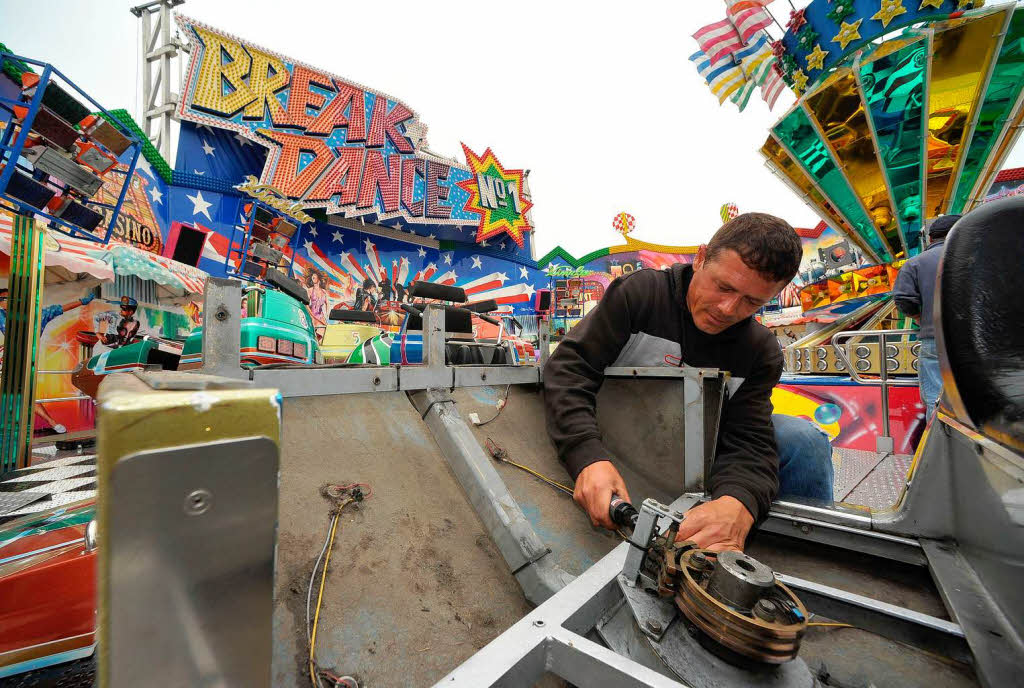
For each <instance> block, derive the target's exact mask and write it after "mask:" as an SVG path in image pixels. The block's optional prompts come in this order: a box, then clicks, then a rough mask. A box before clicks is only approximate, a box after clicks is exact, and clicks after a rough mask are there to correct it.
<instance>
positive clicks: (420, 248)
mask: <svg viewBox="0 0 1024 688" xmlns="http://www.w3.org/2000/svg"><path fill="white" fill-rule="evenodd" d="M416 252H417V253H419V254H420V258H423V257H424V256H426V255H427V252H426V251H424V250H423V247H422V246H420V247H419V248H418V249H416Z"/></svg>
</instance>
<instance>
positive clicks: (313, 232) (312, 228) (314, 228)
mask: <svg viewBox="0 0 1024 688" xmlns="http://www.w3.org/2000/svg"><path fill="white" fill-rule="evenodd" d="M309 234H310V236H312V237H314V238H315V237H316V227H310V228H309Z"/></svg>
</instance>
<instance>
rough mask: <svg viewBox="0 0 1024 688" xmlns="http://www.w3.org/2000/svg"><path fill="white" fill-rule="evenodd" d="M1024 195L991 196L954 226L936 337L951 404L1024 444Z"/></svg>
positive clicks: (1000, 436) (940, 284)
mask: <svg viewBox="0 0 1024 688" xmlns="http://www.w3.org/2000/svg"><path fill="white" fill-rule="evenodd" d="M1022 259H1024V196H1013V197H1010V198H1005V199H1001V200H998V201H992V202H990V203H986V204H984V205H982V206H980V207H979V208H977V209H975V210H972V211H971V212H969V213H967V214H966V215H964V216H963V217H962V218H961V219H960V220H959V221H958V222H957V223H956V224H955V225H954V226H953V229H952V230H951V231H950V233H949V235H948V236H947V238H946V243H945V247H944V249H943V256H942V263H941V265H940V267H939V273H938V277H937V287H936V288H937V293H936V307H935V314H934V318H935V333H936V344H937V347H938V352H939V359H940V364H941V366H942V377H943V382H944V389H945V393H946V395H947V397H948V399H949V401H950V403H951V404H952V407H953V411H954V413H955V414H956V416H957V417H958V418H959V419H960V420H961V421H965V422H967V423H969V424H971V425H973V426H974V427H975V428H976V429H977V430H979V431H980V432H982V433H983V434H985V435H987V436H989V437H991V438H992V439H994V440H996V441H998V442H1001V443H1003V444H1005V445H1007V446H1010V447H1013V448H1015V449H1018V450H1021V449H1024V296H1022V293H1021V292H1022V286H1024V284H1022V282H1024V279H1022V276H1024V271H1022V268H1021V265H1022V262H1021V261H1022Z"/></svg>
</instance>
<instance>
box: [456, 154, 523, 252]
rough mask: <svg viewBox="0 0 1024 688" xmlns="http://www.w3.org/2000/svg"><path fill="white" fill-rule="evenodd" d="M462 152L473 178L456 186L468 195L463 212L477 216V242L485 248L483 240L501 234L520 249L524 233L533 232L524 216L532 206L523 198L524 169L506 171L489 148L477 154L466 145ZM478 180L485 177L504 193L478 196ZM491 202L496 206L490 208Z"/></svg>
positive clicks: (479, 194) (479, 193)
mask: <svg viewBox="0 0 1024 688" xmlns="http://www.w3.org/2000/svg"><path fill="white" fill-rule="evenodd" d="M462 150H463V151H464V152H465V154H466V163H467V164H468V165H469V169H470V173H471V175H472V176H470V178H469V179H466V180H464V181H461V182H459V183H458V186H459V188H461V189H462V190H463V191H465V192H466V193H468V194H469V199H467V200H466V202H465V204H464V206H463V210H466V211H468V212H471V213H474V214H476V215H478V216H479V217H480V220H479V223H478V224H477V230H476V241H477V243H479V244H480V245H481V246H486V244H485V243H483V242H484V241H485V240H487V239H490V238H491V237H493V236H495V235H497V234H500V233H502V232H504V233H506V234H508V235H509V236H510V237H512V240H513V241H515V242H516V244H518V245H519V247H520V248H522V247H523V234H524V232H527V231H529V230H530V229H532V228H531V227H530V222H529V220H527V219H526V213H527V212H528V211H529V210H530V208H531V207H532V206H533V203H532V202H530V201H528V200H526V198H524V195H525V194H524V190H523V179H524V178H525V176H526V175H525V173H524V172H523V170H512V169H505V168H504V167H503V166H502V165H501V163H500V162H498V158H497V157H495V155H494V153H492V152H491V149H490V148H488V149H487V150H485V151H484V154H483V155H477V154H476V153H474V152H473V151H471V150H470V149H469V148H468V147H467V146H466V145H465V144H463V146H462ZM481 178H487V179H488V180H489V181H491V182H493V183H494V185H495V186H498V187H502V188H503V189H507V191H505V192H504V193H503V194H500V195H498V194H493V193H492V194H481V192H480V187H479V182H478V180H479V179H481ZM485 201H487V203H488V204H487V205H485ZM494 203H496V205H495V207H491V204H494Z"/></svg>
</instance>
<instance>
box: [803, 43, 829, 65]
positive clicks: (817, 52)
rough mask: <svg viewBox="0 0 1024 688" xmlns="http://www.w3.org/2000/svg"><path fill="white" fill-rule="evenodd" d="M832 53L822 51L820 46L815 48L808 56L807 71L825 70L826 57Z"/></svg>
mask: <svg viewBox="0 0 1024 688" xmlns="http://www.w3.org/2000/svg"><path fill="white" fill-rule="evenodd" d="M829 52H830V51H828V50H822V49H821V46H820V45H816V46H814V50H812V51H811V52H810V53H809V54H808V55H807V69H824V68H825V57H826V56H828V54H829Z"/></svg>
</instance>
